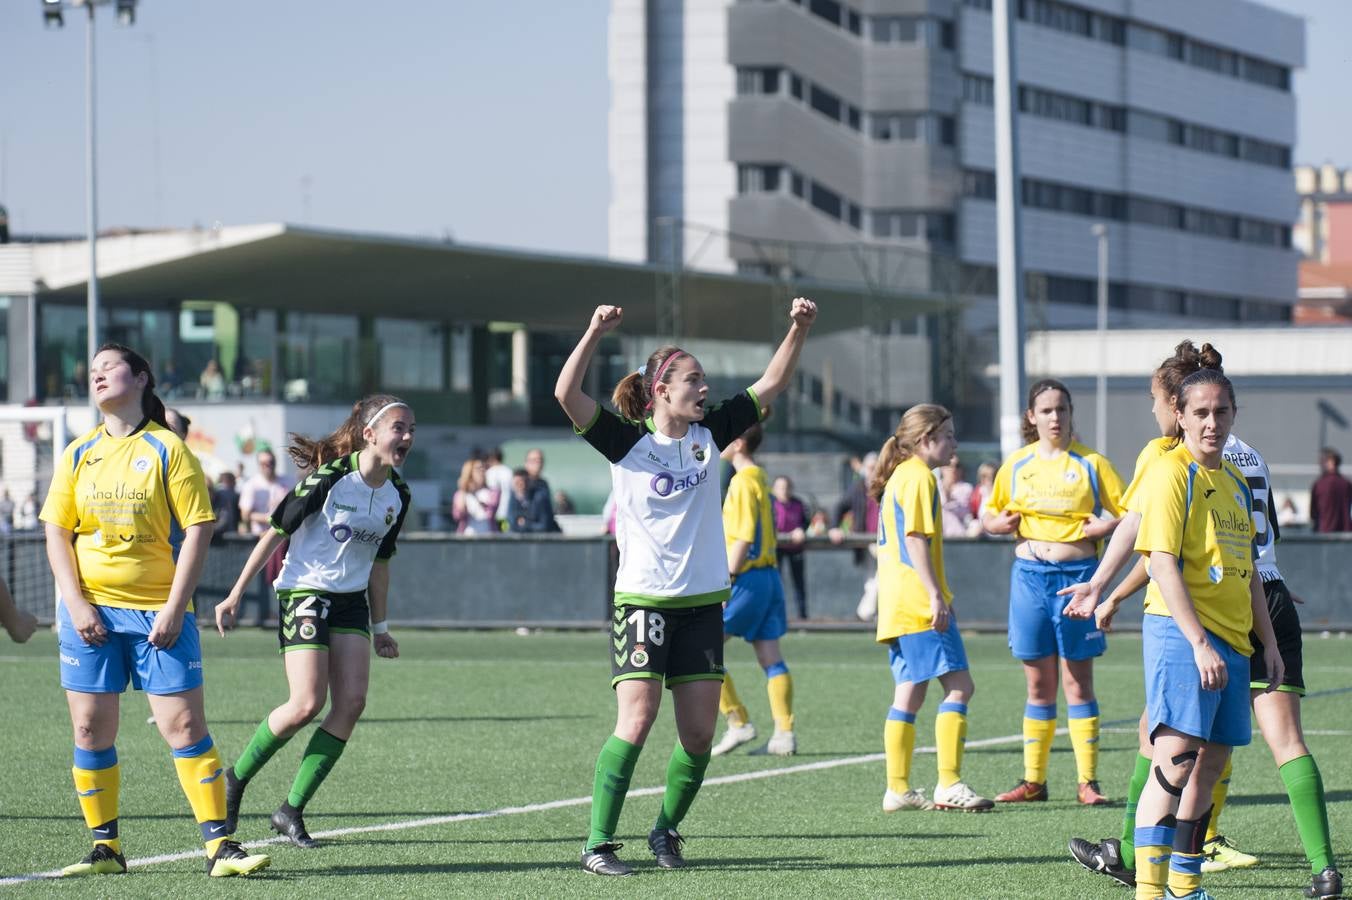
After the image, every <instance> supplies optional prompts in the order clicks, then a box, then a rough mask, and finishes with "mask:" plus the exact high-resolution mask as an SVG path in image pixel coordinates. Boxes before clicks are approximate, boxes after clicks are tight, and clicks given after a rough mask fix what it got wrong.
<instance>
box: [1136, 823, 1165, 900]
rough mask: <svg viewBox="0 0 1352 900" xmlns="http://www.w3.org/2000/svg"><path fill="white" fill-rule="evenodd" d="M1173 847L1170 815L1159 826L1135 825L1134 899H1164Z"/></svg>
mask: <svg viewBox="0 0 1352 900" xmlns="http://www.w3.org/2000/svg"><path fill="white" fill-rule="evenodd" d="M1173 845H1174V817H1173V816H1166V817H1165V819H1164V821H1163V822H1162V823H1161V824H1159V825H1150V826H1146V827H1142V826H1140V825H1137V826H1136V898H1137V900H1157V898H1159V897H1163V896H1164V885H1165V883H1166V881H1167V880H1168V877H1169V856H1170V854H1171V853H1172V852H1173Z"/></svg>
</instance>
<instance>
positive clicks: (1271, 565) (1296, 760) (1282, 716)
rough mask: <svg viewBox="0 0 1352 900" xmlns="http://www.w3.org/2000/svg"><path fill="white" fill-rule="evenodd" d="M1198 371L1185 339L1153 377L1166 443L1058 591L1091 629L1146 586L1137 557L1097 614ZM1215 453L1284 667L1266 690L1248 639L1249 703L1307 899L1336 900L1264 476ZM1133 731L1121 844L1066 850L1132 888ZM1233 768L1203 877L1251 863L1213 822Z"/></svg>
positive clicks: (1145, 454) (1144, 730) (1140, 760)
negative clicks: (1247, 506) (1272, 768)
mask: <svg viewBox="0 0 1352 900" xmlns="http://www.w3.org/2000/svg"><path fill="white" fill-rule="evenodd" d="M1198 369H1214V370H1216V371H1221V355H1220V353H1219V352H1218V351H1217V350H1216V349H1215V348H1214V347H1212V346H1211V345H1210V344H1203V345H1202V348H1201V350H1200V351H1199V350H1198V349H1197V347H1196V346H1195V345H1194V344H1193V343H1192V341H1183V342H1181V343H1180V344H1179V345H1178V346H1177V347H1176V348H1175V351H1174V355H1173V356H1171V357H1170V358H1169V359H1166V360H1165V361H1164V362H1163V363H1161V364H1160V366H1159V368H1157V369H1156V370H1155V374H1154V376H1153V377H1152V379H1151V389H1150V392H1151V400H1152V404H1153V405H1152V409H1151V411H1152V413H1154V415H1155V419H1156V422H1157V424H1158V425H1159V427H1160V430H1161V432H1163V435H1164V436H1163V437H1161V438H1156V439H1154V440H1152V441H1151V442H1150V443H1148V444H1147V445H1146V447H1145V448H1144V449H1143V450H1142V451H1141V454H1140V457H1139V458H1138V460H1137V464H1136V472H1135V474H1134V475H1133V478H1132V484H1131V486H1129V487H1128V488H1127V493H1126V495H1124V498H1123V505H1124V506H1126V507H1127V508H1128V511H1127V512H1126V513H1125V514H1124V516H1123V521H1122V524H1121V525H1120V526H1119V528H1118V530H1117V532H1116V533H1114V535H1113V539H1112V541H1111V543H1110V546H1109V548H1108V550H1107V551H1106V552H1105V553H1104V557H1103V562H1102V563H1101V564H1100V566H1099V569H1098V571H1096V572H1095V573H1094V576H1093V578H1091V579H1090V581H1089V582H1087V583H1083V584H1076V585H1072V586H1071V587H1070V588H1067V589H1065V590H1064V591H1063V592H1062V593H1063V594H1066V595H1069V596H1070V597H1071V600H1070V601H1069V603H1068V605H1067V608H1066V613H1067V615H1079V616H1087V615H1090V614H1092V615H1094V616H1095V617H1096V620H1097V621H1098V623H1099V626H1100V627H1101V628H1103V629H1104V630H1108V629H1109V628H1111V626H1112V620H1113V617H1114V616H1115V615H1116V613H1117V611H1118V609H1119V608H1120V606H1121V604H1122V602H1123V601H1124V600H1125V599H1126V598H1127V597H1129V596H1130V595H1132V594H1134V593H1135V592H1136V591H1138V590H1140V589H1141V588H1142V587H1145V585H1146V584H1147V583H1148V581H1149V575H1148V573H1147V571H1146V563H1145V559H1144V558H1142V559H1140V560H1139V561H1138V563H1137V565H1135V566H1133V568H1132V570H1131V572H1130V573H1128V575H1127V577H1126V578H1124V579H1123V580H1122V582H1121V583H1120V584H1119V585H1118V586H1117V587H1116V588H1115V589H1114V590H1113V591H1112V593H1111V594H1110V595H1109V597H1108V599H1107V600H1106V601H1104V602H1103V603H1102V604H1100V605H1098V606H1097V609H1095V604H1097V603H1098V598H1099V597H1100V596H1101V594H1102V591H1103V589H1104V588H1105V587H1106V586H1107V585H1108V584H1109V583H1110V582H1111V581H1112V579H1113V578H1114V577H1115V576H1116V574H1117V572H1118V571H1120V569H1121V568H1122V567H1123V565H1124V564H1125V562H1126V561H1127V559H1128V558H1129V556H1130V552H1131V547H1132V545H1133V544H1134V543H1135V540H1136V535H1137V531H1138V529H1139V525H1140V518H1141V517H1140V513H1139V512H1138V511H1136V510H1135V509H1133V508H1132V506H1133V501H1134V494H1135V488H1136V485H1137V484H1138V483H1139V482H1140V480H1141V477H1142V475H1143V473H1144V472H1145V469H1146V466H1147V465H1149V464H1150V463H1151V462H1153V461H1154V460H1155V459H1158V458H1159V457H1160V456H1162V455H1163V454H1164V453H1167V452H1168V451H1170V450H1172V449H1173V448H1174V447H1175V446H1177V444H1178V438H1177V433H1178V421H1177V417H1176V415H1175V414H1174V407H1175V401H1176V398H1177V396H1178V391H1179V387H1180V385H1181V383H1182V380H1183V378H1185V377H1186V376H1187V375H1190V374H1191V373H1192V372H1195V371H1197V370H1198ZM1223 455H1224V457H1225V458H1226V460H1228V461H1229V462H1231V463H1233V464H1234V465H1235V466H1236V468H1238V469H1239V470H1240V473H1241V474H1242V475H1243V476H1244V478H1245V480H1246V481H1247V483H1248V485H1249V489H1250V490H1251V491H1252V493H1253V502H1254V528H1255V534H1256V537H1255V544H1256V545H1257V547H1258V574H1259V577H1261V578H1262V580H1263V592H1264V594H1265V596H1266V599H1267V605H1268V612H1269V617H1270V618H1271V620H1272V628H1273V632H1274V633H1275V634H1276V637H1277V644H1278V647H1279V649H1280V650H1281V655H1282V661H1283V663H1284V669H1285V674H1284V677H1283V681H1282V684H1281V686H1280V687H1279V688H1278V689H1277V690H1276V691H1267V690H1265V689H1264V688H1265V687H1266V684H1265V683H1264V679H1265V673H1264V671H1263V670H1262V669H1261V666H1263V665H1264V662H1263V653H1262V642H1261V640H1259V638H1258V636H1257V635H1256V634H1250V635H1249V637H1250V641H1251V642H1252V643H1253V644H1254V653H1253V655H1252V656H1250V658H1249V663H1250V699H1251V701H1252V704H1253V710H1254V715H1255V718H1257V719H1258V726H1259V729H1260V730H1261V731H1262V734H1263V737H1264V739H1265V741H1266V742H1267V744H1268V747H1269V749H1270V750H1271V751H1272V754H1273V758H1274V760H1275V761H1276V763H1277V766H1278V772H1279V774H1280V775H1281V777H1282V782H1283V784H1284V785H1285V786H1286V790H1287V795H1288V797H1289V799H1290V802H1291V809H1292V813H1293V815H1294V816H1295V819H1296V826H1297V831H1298V833H1299V835H1300V840H1301V844H1302V846H1303V847H1304V850H1305V856H1306V859H1307V861H1308V862H1309V863H1310V867H1311V872H1312V878H1311V885H1310V887H1309V888H1307V890H1306V894H1307V896H1310V897H1319V898H1329V897H1336V896H1339V895H1341V893H1342V875H1341V874H1340V873H1339V871H1338V869H1337V867H1336V865H1335V861H1334V859H1333V851H1332V840H1331V837H1330V834H1329V826H1328V812H1327V808H1326V801H1325V797H1324V787H1323V778H1322V776H1321V774H1320V772H1319V767H1318V765H1317V764H1316V763H1315V760H1314V757H1313V755H1312V754H1311V753H1310V750H1309V747H1308V746H1307V745H1306V744H1305V739H1304V732H1303V729H1302V726H1301V721H1300V704H1299V699H1300V697H1301V696H1303V695H1304V693H1305V682H1304V677H1303V656H1302V640H1301V630H1300V617H1299V614H1298V613H1297V612H1296V608H1295V604H1296V603H1299V602H1300V601H1299V600H1298V599H1296V598H1295V597H1293V595H1292V594H1291V593H1290V590H1289V589H1288V588H1287V587H1286V583H1285V581H1284V580H1283V579H1282V575H1281V571H1280V570H1279V569H1278V567H1277V546H1276V545H1277V541H1278V540H1279V539H1280V534H1279V530H1278V526H1277V522H1276V520H1275V519H1274V518H1273V517H1272V516H1271V514H1270V513H1271V493H1270V490H1271V480H1272V479H1271V474H1270V473H1269V472H1268V468H1267V463H1266V462H1265V461H1264V460H1263V457H1262V455H1261V454H1260V453H1259V452H1258V450H1257V449H1256V448H1254V447H1252V446H1250V445H1249V444H1246V443H1245V442H1244V441H1243V440H1241V439H1240V438H1239V437H1238V436H1237V435H1235V434H1233V433H1232V434H1231V435H1230V437H1229V439H1228V440H1227V441H1226V444H1225V449H1224V451H1223ZM1140 732H1141V735H1140V752H1139V753H1138V755H1137V758H1136V769H1135V772H1134V773H1133V775H1132V780H1131V783H1130V786H1129V789H1128V795H1127V806H1126V815H1125V820H1124V823H1123V832H1122V837H1121V839H1120V840H1119V839H1114V838H1105V839H1104V840H1102V841H1101V842H1099V843H1094V842H1092V841H1087V840H1084V839H1083V838H1073V839H1072V840H1071V842H1070V851H1071V855H1072V856H1074V857H1075V859H1076V860H1077V861H1078V862H1080V864H1081V865H1083V866H1084V867H1085V868H1087V869H1089V870H1090V871H1093V872H1098V873H1102V874H1105V875H1108V876H1110V877H1112V878H1114V879H1116V880H1117V881H1120V882H1122V883H1123V884H1128V885H1132V884H1134V883H1135V858H1134V855H1135V843H1134V834H1133V829H1134V827H1135V812H1136V806H1137V800H1138V798H1139V797H1140V794H1141V791H1142V789H1143V788H1144V786H1145V782H1146V779H1147V778H1148V777H1149V773H1150V762H1151V753H1152V749H1151V746H1150V738H1149V733H1148V721H1147V718H1146V715H1145V714H1142V716H1141V726H1140ZM1232 761H1233V759H1230V760H1227V762H1226V765H1225V768H1224V769H1223V770H1222V771H1221V774H1220V777H1219V778H1218V779H1217V781H1216V786H1215V787H1214V788H1213V790H1212V796H1211V802H1212V808H1211V815H1210V817H1209V820H1208V824H1207V828H1206V839H1205V842H1204V844H1203V853H1204V859H1203V862H1202V871H1203V872H1216V871H1223V870H1225V869H1227V868H1246V867H1248V866H1253V865H1257V864H1258V859H1257V858H1256V857H1254V856H1252V855H1250V854H1247V853H1244V852H1242V851H1240V850H1238V849H1237V848H1235V847H1234V846H1233V845H1232V844H1231V843H1230V842H1229V841H1228V840H1226V838H1225V836H1224V835H1222V834H1221V833H1220V827H1219V825H1220V816H1221V811H1222V809H1223V808H1224V807H1225V802H1226V799H1227V797H1228V795H1229V783H1230V774H1231V763H1232Z"/></svg>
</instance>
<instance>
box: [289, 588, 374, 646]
mask: <svg viewBox="0 0 1352 900" xmlns="http://www.w3.org/2000/svg"><path fill="white" fill-rule="evenodd" d="M277 604H278V606H279V607H280V614H279V615H278V617H277V618H278V622H277V641H278V643H280V644H281V646H282V652H283V653H286V652H287V651H290V650H327V649H329V635H331V634H360V635H365V636H366V637H367V638H370V636H371V608H370V606H368V605H367V603H366V592H365V591H357V592H356V593H355V594H328V593H323V592H321V591H312V590H305V589H304V588H302V589H300V590H290V591H288V590H280V591H278V592H277Z"/></svg>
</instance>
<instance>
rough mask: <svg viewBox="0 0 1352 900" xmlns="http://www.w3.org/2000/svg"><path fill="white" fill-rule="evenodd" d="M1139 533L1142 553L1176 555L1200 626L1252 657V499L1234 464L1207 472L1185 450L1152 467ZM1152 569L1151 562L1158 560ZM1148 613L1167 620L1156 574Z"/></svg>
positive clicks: (1141, 493)
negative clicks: (1250, 641) (1250, 640)
mask: <svg viewBox="0 0 1352 900" xmlns="http://www.w3.org/2000/svg"><path fill="white" fill-rule="evenodd" d="M1137 505H1138V506H1139V508H1140V513H1141V530H1140V531H1139V532H1138V533H1137V535H1136V551H1137V552H1138V553H1144V554H1146V555H1149V554H1150V553H1152V552H1157V551H1158V552H1163V553H1172V554H1173V555H1174V556H1176V557H1177V558H1178V564H1179V567H1180V570H1181V571H1182V574H1183V583H1184V584H1185V585H1186V586H1187V588H1188V595H1189V596H1190V597H1191V598H1192V605H1193V606H1194V607H1195V608H1196V610H1197V618H1198V619H1200V620H1201V622H1202V626H1203V627H1205V628H1206V629H1207V630H1208V631H1210V632H1212V633H1213V634H1215V635H1216V636H1217V637H1219V638H1220V639H1221V640H1223V641H1225V642H1226V643H1227V644H1229V645H1230V646H1231V647H1233V648H1234V649H1235V650H1236V651H1237V652H1239V653H1243V654H1244V655H1245V656H1248V655H1249V654H1250V653H1252V652H1253V647H1252V646H1250V644H1249V630H1250V629H1251V628H1252V627H1253V607H1252V606H1251V605H1250V595H1249V579H1250V578H1251V577H1252V575H1253V571H1254V565H1255V563H1254V560H1255V559H1257V553H1256V551H1255V549H1254V544H1253V541H1254V534H1255V532H1254V527H1253V494H1252V493H1251V492H1250V491H1249V485H1248V482H1246V481H1245V480H1244V476H1243V475H1242V474H1240V472H1239V470H1238V469H1237V468H1235V465H1234V463H1231V462H1229V461H1228V460H1222V461H1221V466H1220V468H1218V469H1208V468H1206V467H1205V466H1203V465H1201V464H1200V463H1198V462H1197V461H1196V460H1194V459H1193V457H1192V454H1191V453H1189V452H1188V449H1187V447H1183V446H1180V447H1179V448H1178V449H1176V450H1174V451H1173V452H1170V453H1167V454H1165V455H1164V456H1162V457H1160V458H1159V459H1158V460H1156V461H1155V462H1153V463H1151V464H1150V467H1149V468H1148V469H1146V472H1145V477H1144V480H1143V481H1142V483H1141V485H1140V487H1139V488H1138V490H1137ZM1152 568H1153V563H1152ZM1145 611H1146V613H1147V614H1148V615H1156V616H1167V615H1169V607H1168V606H1167V605H1166V604H1165V602H1164V596H1163V595H1162V594H1161V593H1160V589H1159V585H1158V584H1157V583H1156V582H1155V580H1154V578H1153V577H1152V578H1151V580H1150V586H1149V587H1148V588H1146V593H1145Z"/></svg>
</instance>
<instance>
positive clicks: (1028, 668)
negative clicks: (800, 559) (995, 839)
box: [982, 378, 1122, 806]
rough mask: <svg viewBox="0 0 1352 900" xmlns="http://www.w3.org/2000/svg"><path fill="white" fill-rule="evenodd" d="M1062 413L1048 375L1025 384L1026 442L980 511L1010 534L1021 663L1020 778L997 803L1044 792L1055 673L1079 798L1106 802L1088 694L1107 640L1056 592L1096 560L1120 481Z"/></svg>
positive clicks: (1066, 411)
mask: <svg viewBox="0 0 1352 900" xmlns="http://www.w3.org/2000/svg"><path fill="white" fill-rule="evenodd" d="M1072 413H1073V407H1072V405H1071V399H1070V391H1069V390H1067V389H1066V386H1065V385H1064V384H1062V383H1061V382H1059V381H1056V380H1054V379H1050V378H1048V379H1044V380H1042V381H1039V382H1038V383H1037V384H1034V385H1033V387H1032V389H1031V390H1030V391H1029V392H1028V409H1027V411H1026V413H1025V415H1024V422H1023V434H1024V440H1025V441H1026V442H1027V446H1025V447H1023V448H1022V449H1020V450H1017V451H1015V452H1014V453H1013V454H1011V455H1010V457H1009V458H1008V459H1006V460H1005V461H1004V464H1003V465H1001V466H1000V470H999V471H998V472H997V473H996V475H995V485H994V487H993V489H992V492H991V497H990V500H989V501H988V503H987V506H986V510H985V513H984V515H983V517H982V525H983V526H984V527H985V529H986V530H987V531H989V532H990V533H992V534H1014V535H1016V538H1017V545H1016V547H1015V551H1014V553H1015V557H1016V558H1015V560H1014V567H1013V569H1012V570H1011V571H1010V576H1009V649H1010V651H1011V652H1012V653H1013V654H1014V656H1015V658H1016V659H1019V660H1022V661H1023V671H1024V677H1025V679H1026V681H1027V684H1028V699H1027V704H1026V706H1025V707H1024V716H1023V738H1024V746H1023V766H1024V773H1023V778H1022V779H1021V780H1020V781H1019V783H1018V784H1017V785H1016V786H1015V787H1014V788H1012V789H1011V790H1008V791H1006V792H1005V793H1003V794H1000V795H999V796H997V797H996V798H995V799H996V800H997V801H999V802H1002V803H1021V802H1028V801H1041V800H1046V799H1047V763H1048V758H1049V756H1050V754H1051V746H1052V737H1053V735H1054V734H1055V733H1056V690H1057V683H1058V675H1059V676H1060V678H1063V679H1064V685H1065V687H1064V690H1065V694H1066V705H1067V708H1068V709H1067V711H1068V713H1069V723H1070V741H1071V746H1072V748H1073V749H1074V751H1075V765H1076V768H1077V769H1078V770H1079V790H1078V796H1079V800H1080V802H1081V803H1085V804H1089V805H1094V806H1097V805H1100V804H1103V803H1107V802H1108V801H1107V798H1106V797H1104V796H1103V792H1102V791H1101V790H1100V789H1099V785H1098V738H1099V709H1098V700H1097V698H1096V697H1095V695H1094V658H1095V657H1097V656H1102V655H1103V652H1104V650H1105V649H1106V647H1107V643H1106V641H1105V640H1104V637H1103V632H1102V631H1101V630H1100V629H1099V628H1098V627H1097V626H1095V625H1094V623H1093V622H1089V621H1085V620H1083V619H1071V618H1067V617H1065V616H1063V615H1062V613H1061V610H1062V608H1063V606H1064V605H1065V604H1064V601H1062V600H1061V598H1060V597H1058V596H1057V592H1058V591H1059V590H1061V589H1062V588H1064V587H1066V586H1068V585H1071V584H1074V583H1076V582H1080V581H1087V580H1088V579H1089V576H1090V575H1091V574H1092V573H1093V571H1094V568H1095V566H1097V565H1098V553H1097V544H1096V542H1097V541H1099V540H1101V539H1103V538H1104V537H1106V536H1108V535H1109V534H1111V532H1112V530H1113V529H1114V528H1115V527H1116V526H1117V519H1116V516H1118V515H1119V513H1120V506H1119V504H1120V501H1121V496H1122V481H1121V479H1120V478H1119V477H1118V475H1117V471H1116V470H1115V469H1114V468H1113V466H1112V463H1110V462H1109V461H1108V460H1107V458H1106V457H1104V456H1102V455H1101V454H1099V453H1097V452H1095V451H1093V450H1090V449H1089V448H1088V447H1086V446H1084V445H1083V444H1080V443H1079V442H1077V441H1075V440H1074V438H1073V425H1072V421H1071V416H1072ZM1058 664H1059V665H1058ZM1058 670H1059V671H1058Z"/></svg>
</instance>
